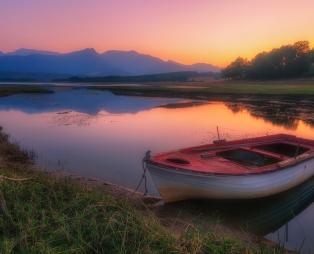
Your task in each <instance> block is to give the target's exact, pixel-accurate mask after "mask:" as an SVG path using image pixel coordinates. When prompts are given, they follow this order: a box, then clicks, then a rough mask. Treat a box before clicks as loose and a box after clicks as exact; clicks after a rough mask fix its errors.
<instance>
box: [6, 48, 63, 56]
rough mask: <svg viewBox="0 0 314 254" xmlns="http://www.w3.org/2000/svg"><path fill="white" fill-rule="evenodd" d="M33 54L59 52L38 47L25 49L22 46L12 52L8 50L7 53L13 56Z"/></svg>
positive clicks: (55, 53)
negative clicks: (38, 48)
mask: <svg viewBox="0 0 314 254" xmlns="http://www.w3.org/2000/svg"><path fill="white" fill-rule="evenodd" d="M33 54H42V55H58V54H59V53H58V52H53V51H46V50H37V49H25V48H20V49H17V50H15V51H12V52H8V53H7V54H6V55H12V56H29V55H33Z"/></svg>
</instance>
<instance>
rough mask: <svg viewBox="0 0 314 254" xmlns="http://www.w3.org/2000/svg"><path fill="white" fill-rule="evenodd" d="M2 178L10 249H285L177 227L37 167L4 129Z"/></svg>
mask: <svg viewBox="0 0 314 254" xmlns="http://www.w3.org/2000/svg"><path fill="white" fill-rule="evenodd" d="M0 176H2V177H0V253H3V254H8V253H22V254H33V253H121V254H122V253H130V254H135V253H145V254H146V253H194V254H205V253H211V254H212V253H213V254H224V253H239V254H242V253H283V250H282V249H280V248H277V247H270V246H268V245H265V244H263V243H252V242H250V241H246V240H241V239H239V237H237V236H233V237H230V236H226V235H217V234H214V233H213V231H212V230H211V228H207V229H204V228H202V229H200V228H198V227H197V226H196V225H191V224H188V223H187V224H186V226H185V227H184V228H183V230H180V231H179V232H174V230H173V228H171V227H168V226H166V225H164V224H163V223H162V220H160V218H158V217H157V216H156V215H155V214H154V213H153V211H152V210H150V209H148V208H146V207H145V206H144V205H142V206H139V205H135V204H134V201H133V202H132V199H128V198H127V197H121V196H119V197H118V196H115V195H113V194H110V193H106V192H104V190H102V189H101V188H97V187H95V186H91V185H88V184H83V183H81V182H77V181H74V180H73V179H70V178H66V177H57V176H53V175H49V174H45V173H42V172H39V171H35V170H33V169H32V164H31V160H30V159H29V157H28V154H27V153H26V152H25V151H21V150H19V148H18V146H17V145H15V144H11V143H10V142H9V139H8V136H6V135H4V134H3V133H1V132H0ZM5 177H10V178H13V179H15V180H12V179H7V178H5Z"/></svg>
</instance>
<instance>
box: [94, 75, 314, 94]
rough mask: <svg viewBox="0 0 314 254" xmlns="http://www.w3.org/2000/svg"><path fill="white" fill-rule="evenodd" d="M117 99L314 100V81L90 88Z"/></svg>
mask: <svg viewBox="0 0 314 254" xmlns="http://www.w3.org/2000/svg"><path fill="white" fill-rule="evenodd" d="M90 89H96V90H109V91H111V92H113V93H115V94H120V95H135V96H136V95H137V96H164V97H185V98H192V99H197V98H202V99H204V98H212V97H223V96H239V95H240V96H241V95H255V96H260V95H268V96H269V95H275V96H282V95H286V96H313V95H314V80H313V79H305V80H286V81H267V82H258V81H255V82H253V81H205V82H183V83H180V82H176V83H170V82H168V83H167V82H166V83H159V84H156V83H155V84H147V85H140V86H126V85H121V86H93V87H90Z"/></svg>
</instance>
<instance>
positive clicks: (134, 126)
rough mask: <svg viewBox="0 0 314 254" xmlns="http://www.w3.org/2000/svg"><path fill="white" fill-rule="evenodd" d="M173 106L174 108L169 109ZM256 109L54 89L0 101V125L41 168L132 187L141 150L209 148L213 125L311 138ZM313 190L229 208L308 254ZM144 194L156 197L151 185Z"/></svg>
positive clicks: (309, 132)
mask: <svg viewBox="0 0 314 254" xmlns="http://www.w3.org/2000/svg"><path fill="white" fill-rule="evenodd" d="M177 103H181V104H180V106H179V107H176V106H174V105H175V104H177ZM182 103H183V104H182ZM165 105H166V106H165ZM161 106H162V107H161ZM258 108H259V107H256V104H254V103H252V104H250V105H248V104H245V105H243V103H242V104H241V105H237V104H235V103H234V102H232V103H224V102H207V103H205V104H203V105H198V106H189V107H188V104H187V107H184V101H182V100H179V99H165V98H143V97H128V96H116V95H113V94H111V93H109V92H102V91H91V90H86V89H69V88H56V92H55V93H54V94H44V95H15V96H10V97H5V98H0V125H1V126H3V127H4V130H5V131H6V132H7V133H9V134H10V135H11V138H12V140H14V141H16V142H18V143H20V144H21V146H22V147H24V148H26V149H32V150H34V151H35V152H36V153H37V155H38V164H39V165H40V166H42V167H44V168H45V169H47V170H62V171H66V172H69V173H73V174H76V175H83V176H88V177H96V178H100V179H104V180H106V181H110V182H113V183H116V184H120V185H123V186H126V187H129V188H134V187H135V186H136V185H137V183H138V181H139V178H140V176H141V173H142V168H141V159H142V157H143V155H144V153H145V151H147V150H152V151H153V152H155V153H156V152H160V151H165V150H169V149H176V148H180V147H185V146H191V145H199V144H205V143H208V142H211V141H212V140H213V139H216V126H217V125H218V126H219V127H220V131H221V135H222V136H223V137H224V138H226V139H228V140H231V139H238V138H244V137H254V136H259V135H266V134H275V133H290V134H295V135H298V136H301V137H305V138H314V126H313V125H311V121H309V118H308V116H306V117H304V119H305V120H304V121H303V120H302V119H301V120H300V117H296V116H294V115H293V114H291V115H289V116H288V117H287V119H286V118H284V119H280V121H278V119H279V116H278V117H276V112H277V114H278V112H280V111H278V110H277V111H276V110H275V109H273V110H270V111H267V110H263V111H258ZM253 109H254V110H253ZM312 112H313V113H314V110H313V111H312ZM301 116H303V115H301ZM285 119H286V120H285ZM313 186H314V184H313V181H310V182H308V183H306V184H304V185H303V186H300V187H299V188H298V189H296V190H293V191H292V192H290V193H288V194H285V195H281V196H279V197H275V198H272V199H267V200H264V201H258V204H256V203H252V202H250V203H248V202H247V203H246V204H232V209H234V211H235V214H236V213H237V211H238V212H240V211H243V209H242V208H241V207H246V209H245V210H246V211H249V212H248V214H247V215H246V216H245V217H246V218H248V219H247V220H246V222H243V224H242V225H244V224H245V225H246V226H247V227H248V228H253V231H257V232H258V233H260V234H263V235H266V236H267V238H268V239H271V240H274V241H277V242H280V243H281V244H285V245H286V246H288V247H290V248H298V249H299V248H300V249H301V250H302V252H304V253H308V252H309V251H311V250H312V251H313V252H314V216H313V215H314V204H313V200H314V194H313V193H314V190H313V188H314V187H313ZM149 191H150V193H152V194H157V192H156V190H155V188H154V186H153V184H152V182H151V181H150V179H149ZM247 207H249V209H248V208H247ZM266 215H267V216H266ZM242 217H243V216H242Z"/></svg>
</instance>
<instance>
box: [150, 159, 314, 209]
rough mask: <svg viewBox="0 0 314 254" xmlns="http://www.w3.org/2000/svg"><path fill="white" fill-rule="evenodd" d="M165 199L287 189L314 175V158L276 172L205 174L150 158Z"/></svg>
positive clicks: (266, 193) (261, 193) (264, 193)
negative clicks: (184, 169) (175, 167)
mask: <svg viewBox="0 0 314 254" xmlns="http://www.w3.org/2000/svg"><path fill="white" fill-rule="evenodd" d="M147 168H148V171H149V172H150V175H151V176H152V178H153V181H154V184H155V186H156V188H157V189H158V191H159V193H160V195H161V196H162V198H163V200H164V202H166V203H169V202H175V201H180V200H186V199H254V198H262V197H267V196H271V195H274V194H277V193H280V192H283V191H287V190H289V189H291V188H293V187H295V186H298V185H300V184H302V183H303V182H305V181H306V180H307V179H309V178H311V177H312V176H314V158H312V159H309V160H306V161H302V162H298V163H297V164H295V165H292V166H290V167H287V168H284V169H280V170H277V171H274V172H269V173H261V174H247V175H219V174H203V173H194V172H190V171H183V170H176V169H171V168H167V167H164V166H162V165H159V164H158V165H157V164H155V163H150V162H147Z"/></svg>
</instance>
